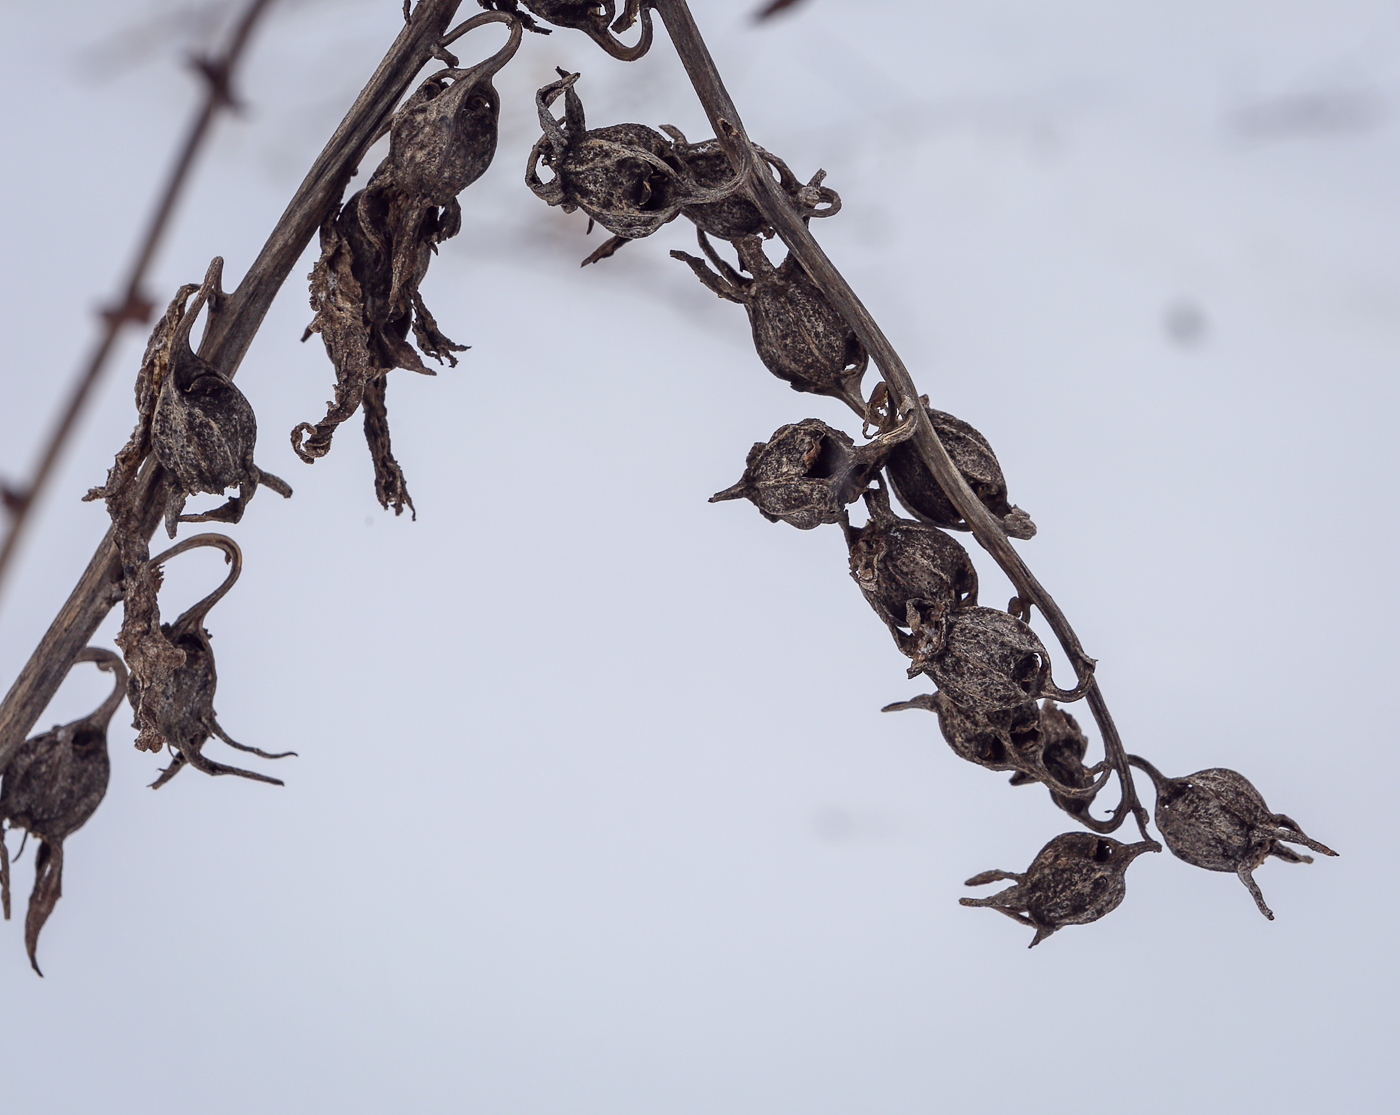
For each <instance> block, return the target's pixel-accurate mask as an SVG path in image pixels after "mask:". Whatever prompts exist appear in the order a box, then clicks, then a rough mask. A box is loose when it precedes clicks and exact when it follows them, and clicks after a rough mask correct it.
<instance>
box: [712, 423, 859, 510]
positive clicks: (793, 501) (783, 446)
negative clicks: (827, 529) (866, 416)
mask: <svg viewBox="0 0 1400 1115" xmlns="http://www.w3.org/2000/svg"><path fill="white" fill-rule="evenodd" d="M885 453H886V450H885V448H884V447H883V446H877V445H863V446H860V447H859V448H857V447H856V444H855V442H853V441H852V440H851V439H850V438H849V437H848V436H847V435H846V434H844V433H842V432H841V431H840V430H837V429H833V428H832V427H831V426H828V425H827V424H826V423H825V422H822V421H821V420H819V419H816V418H808V419H805V420H804V421H802V422H797V423H794V424H792V425H788V426H783V427H781V428H779V429H778V431H777V432H776V433H774V434H773V436H772V437H771V438H769V440H768V441H766V442H758V443H757V444H755V445H754V447H753V448H752V449H751V450H749V456H748V461H747V462H746V467H745V469H744V475H743V477H742V478H741V479H740V480H739V482H738V483H737V484H734V485H733V486H732V487H729V488H726V489H725V490H724V491H722V492H717V493H715V494H714V495H713V496H711V497H710V502H711V503H718V502H720V501H721V500H727V499H739V498H740V497H743V498H746V499H748V500H750V501H752V503H753V505H754V506H755V507H757V508H758V510H759V512H760V513H761V514H762V515H763V517H764V518H765V519H767V520H768V521H769V522H773V523H776V522H778V521H779V520H782V521H783V522H785V523H791V524H792V525H793V526H795V527H797V528H798V529H799V530H811V529H812V528H813V527H816V526H820V525H821V524H822V523H838V522H840V521H841V520H842V519H843V518H844V517H845V514H846V505H847V504H848V503H850V502H851V501H852V500H854V499H856V498H857V497H858V496H859V495H860V493H861V492H862V491H863V490H864V489H865V486H866V484H867V483H869V480H870V477H871V476H872V475H873V474H874V473H875V472H877V471H878V470H879V467H880V462H881V461H883V460H884V456H885Z"/></svg>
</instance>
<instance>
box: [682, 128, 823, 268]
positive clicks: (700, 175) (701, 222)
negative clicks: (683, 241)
mask: <svg viewBox="0 0 1400 1115" xmlns="http://www.w3.org/2000/svg"><path fill="white" fill-rule="evenodd" d="M661 130H662V131H663V132H665V133H666V134H667V135H668V136H670V137H671V141H672V142H671V158H672V160H673V161H674V162H675V163H677V164H678V165H679V166H680V168H681V170H682V171H684V173H685V174H686V176H687V177H688V178H689V179H690V180H691V181H692V182H694V183H695V184H696V185H698V186H703V187H706V188H709V189H719V188H722V187H723V186H724V185H725V184H726V183H728V182H730V181H732V180H733V179H734V177H735V174H736V171H735V169H734V168H733V167H732V166H731V165H730V163H729V157H728V156H727V155H725V153H724V147H723V146H722V145H721V144H720V142H719V140H718V139H702V140H701V141H700V142H699V143H691V142H690V141H689V140H687V139H686V138H685V134H684V133H683V132H682V131H681V130H680V129H679V128H677V127H675V126H674V125H672V124H662V125H661ZM754 150H755V151H756V152H757V153H758V155H759V157H760V158H762V159H764V160H765V161H767V163H768V164H769V165H770V166H771V167H772V168H773V169H774V170H776V171H777V172H778V183H779V185H780V186H781V187H782V189H783V192H784V193H786V194H787V195H788V197H789V198H790V199H791V201H792V204H793V206H794V207H795V208H796V209H797V211H798V213H799V214H800V215H801V217H802V219H803V220H804V221H806V220H810V219H811V218H812V217H830V216H833V215H834V214H836V213H838V212H839V211H840V209H841V198H840V195H838V194H837V193H836V191H835V190H832V189H830V188H828V187H826V186H823V185H822V181H823V180H824V179H825V178H826V171H824V170H819V171H817V173H816V174H815V175H813V176H812V180H811V181H810V182H808V183H807V184H806V185H803V184H802V183H801V182H800V181H798V178H797V176H796V175H795V174H793V172H792V170H791V169H790V168H789V167H788V165H787V163H785V162H783V160H782V159H780V158H778V156H776V155H774V154H772V153H771V152H768V151H765V150H764V149H763V148H761V147H759V146H757V145H756V144H755V145H754ZM681 213H682V214H683V215H684V216H685V217H687V218H689V219H690V220H691V221H693V222H694V223H695V227H696V228H698V229H700V231H701V232H707V233H709V234H710V235H711V236H718V237H720V238H721V239H723V240H737V239H738V238H739V237H741V236H755V235H763V236H771V235H772V228H771V226H770V225H769V224H768V221H767V219H766V218H765V217H764V216H763V214H762V213H761V212H760V211H759V208H758V206H757V205H755V204H754V202H753V200H752V198H751V197H750V196H749V192H748V190H747V189H744V190H736V191H734V192H733V193H732V194H730V195H729V196H728V197H726V198H724V199H723V200H722V201H710V202H694V203H692V204H690V205H685V206H682V207H681Z"/></svg>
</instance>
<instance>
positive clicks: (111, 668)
mask: <svg viewBox="0 0 1400 1115" xmlns="http://www.w3.org/2000/svg"><path fill="white" fill-rule="evenodd" d="M74 662H75V663H76V662H95V663H97V666H98V668H99V669H102V670H106V671H107V672H108V673H111V674H114V675H115V676H116V684H115V685H114V686H113V687H112V693H111V695H110V696H109V697H108V698H107V699H106V700H105V701H103V702H102V704H101V705H100V706H98V708H97V710H96V711H94V712H92V713H89V714H88V715H87V716H84V717H83V718H82V719H81V720H75V721H73V722H72V723H71V724H64V725H62V726H61V727H57V726H56V727H54V728H53V729H51V730H50V731H48V732H45V733H44V734H43V735H39V736H34V737H33V738H31V739H27V740H25V741H24V743H22V744H21V745H20V747H19V749H18V750H17V751H16V752H15V753H14V756H13V757H12V758H11V759H10V763H9V766H7V767H6V768H5V774H4V778H3V780H0V821H3V822H6V823H7V824H8V825H9V827H10V828H17V829H23V830H25V831H26V832H28V833H29V834H31V835H33V836H35V837H37V838H38V839H39V840H40V844H39V853H38V856H37V857H36V860H35V869H34V890H33V892H32V893H31V894H30V897H29V913H28V914H27V915H26V917H25V920H24V943H25V948H26V949H27V950H28V952H29V963H30V964H31V965H32V966H33V968H34V970H35V971H36V972H39V975H41V976H42V975H43V974H44V973H43V972H40V971H39V962H38V960H37V959H36V956H35V953H36V950H37V949H38V946H39V931H40V930H41V929H43V927H44V923H45V922H46V921H47V920H48V918H49V915H50V914H51V913H52V912H53V908H54V905H55V903H57V902H58V899H59V897H60V895H61V894H62V890H63V887H62V884H63V841H64V840H65V839H66V838H67V837H69V836H71V835H72V834H73V833H75V832H77V831H78V829H80V828H82V827H83V825H85V824H86V823H87V820H88V818H89V817H91V816H92V815H93V813H94V812H96V810H97V807H98V806H99V805H100V804H102V798H103V797H104V796H105V795H106V793H107V780H108V777H109V775H110V773H111V764H110V762H109V760H108V756H107V725H108V724H109V723H110V722H111V719H112V714H113V713H114V712H116V710H117V706H118V705H119V704H121V701H122V697H123V696H125V693H126V667H125V666H124V665H122V660H121V659H120V658H119V657H118V656H117V655H115V654H113V653H112V652H111V651H109V650H101V649H99V648H97V647H87V648H85V649H84V650H82V651H80V652H79V653H78V656H77V657H76V658H75V659H74ZM0 905H3V907H4V913H5V919H6V920H7V921H8V920H9V917H10V859H9V852H8V850H7V849H6V847H5V842H4V834H3V832H0Z"/></svg>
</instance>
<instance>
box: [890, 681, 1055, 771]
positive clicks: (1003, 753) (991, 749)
mask: <svg viewBox="0 0 1400 1115" xmlns="http://www.w3.org/2000/svg"><path fill="white" fill-rule="evenodd" d="M911 708H920V709H924V710H926V711H928V712H933V713H937V714H938V727H939V729H940V730H941V731H942V733H943V738H944V739H945V740H947V742H948V746H949V747H951V748H952V749H953V753H954V754H956V755H957V756H958V757H959V758H962V759H966V760H967V761H968V762H970V763H976V764H977V765H978V766H981V767H986V768H987V769H988V770H1014V771H1027V770H1033V769H1035V768H1036V766H1037V765H1038V763H1039V757H1040V751H1041V740H1040V711H1039V710H1038V709H1037V708H1036V706H1035V702H1034V701H1026V702H1025V703H1023V704H1019V705H1015V706H1013V707H1011V708H1004V709H995V710H993V711H991V712H985V713H979V712H969V711H968V710H967V709H964V708H959V707H958V706H957V705H955V704H954V703H953V702H952V701H951V700H949V699H948V696H947V694H945V693H925V694H921V695H920V696H918V697H915V698H914V699H913V700H909V701H897V702H895V703H894V704H892V705H886V706H885V707H884V708H883V709H881V710H880V711H881V712H899V711H901V710H903V709H911ZM1020 777H1023V775H1021V774H1017V775H1016V777H1015V778H1013V779H1012V781H1013V782H1015V781H1016V778H1020ZM1024 777H1027V778H1029V776H1024Z"/></svg>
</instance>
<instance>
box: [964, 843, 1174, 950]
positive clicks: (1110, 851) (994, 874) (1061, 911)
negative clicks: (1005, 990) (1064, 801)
mask: <svg viewBox="0 0 1400 1115" xmlns="http://www.w3.org/2000/svg"><path fill="white" fill-rule="evenodd" d="M1161 850H1162V846H1161V845H1160V844H1158V843H1157V842H1156V841H1154V840H1146V841H1142V842H1140V843H1137V844H1123V843H1121V842H1120V841H1117V840H1113V839H1110V838H1109V837H1107V836H1096V835H1094V834H1093V833H1091V832H1066V833H1061V834H1060V835H1059V836H1057V837H1055V839H1054V840H1052V841H1050V843H1049V844H1047V845H1045V847H1044V848H1042V849H1041V850H1040V851H1039V853H1037V855H1036V857H1035V859H1034V860H1033V861H1032V862H1031V865H1030V867H1028V868H1026V870H1025V873H1024V874H1017V873H1016V872H1014V871H984V872H983V873H982V874H980V875H974V876H973V877H972V878H971V879H969V880H968V881H967V885H968V886H970V887H978V886H982V885H983V884H985V883H994V882H996V881H997V880H999V879H1014V880H1015V883H1016V885H1015V886H1012V887H1008V888H1007V889H1006V890H1004V891H1002V892H1001V893H1000V894H994V895H992V896H991V897H990V898H961V899H959V900H958V901H959V902H960V903H961V904H962V905H964V906H990V907H992V908H993V909H995V910H999V911H1000V912H1001V913H1003V914H1005V915H1006V916H1007V917H1009V918H1011V919H1013V920H1015V921H1018V922H1020V923H1021V924H1022V925H1029V926H1030V927H1031V928H1033V929H1034V930H1035V938H1034V939H1033V940H1032V941H1031V943H1030V947H1031V948H1035V946H1036V945H1038V944H1040V942H1041V941H1043V940H1045V938H1046V937H1048V936H1050V934H1051V933H1054V932H1055V930H1057V929H1060V928H1061V927H1063V926H1066V925H1084V924H1087V923H1088V922H1091V921H1098V920H1099V918H1101V917H1103V916H1104V915H1105V914H1108V913H1111V912H1112V911H1114V910H1116V909H1117V908H1118V905H1119V903H1121V902H1122V901H1123V895H1124V894H1125V893H1126V891H1127V886H1126V882H1125V879H1124V875H1125V873H1126V872H1127V870H1128V866H1129V864H1131V863H1132V862H1133V860H1135V859H1136V858H1137V857H1138V856H1140V855H1142V853H1143V852H1160V851H1161Z"/></svg>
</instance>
